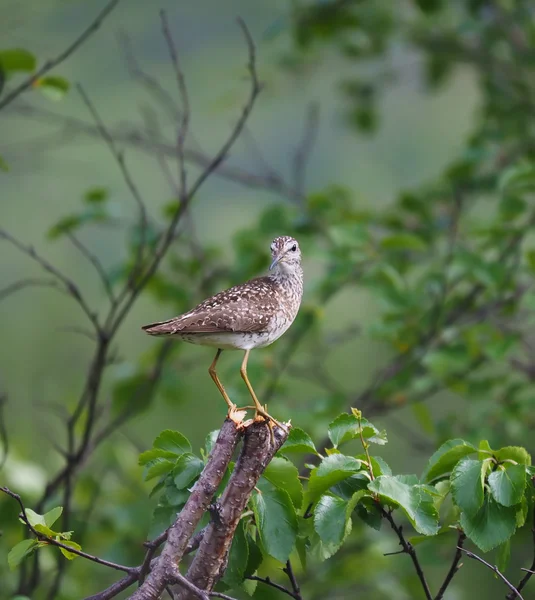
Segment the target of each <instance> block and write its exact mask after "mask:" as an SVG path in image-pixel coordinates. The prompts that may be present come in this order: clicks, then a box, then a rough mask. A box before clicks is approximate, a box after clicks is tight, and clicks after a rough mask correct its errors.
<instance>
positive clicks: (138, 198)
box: [77, 84, 148, 315]
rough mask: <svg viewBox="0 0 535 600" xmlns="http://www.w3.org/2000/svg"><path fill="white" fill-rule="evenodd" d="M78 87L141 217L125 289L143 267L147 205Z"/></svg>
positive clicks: (86, 96)
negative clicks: (131, 267)
mask: <svg viewBox="0 0 535 600" xmlns="http://www.w3.org/2000/svg"><path fill="white" fill-rule="evenodd" d="M77 87H78V92H79V93H80V96H81V97H82V100H83V101H84V104H85V105H86V107H87V109H88V110H89V112H90V113H91V116H92V117H93V120H94V121H95V123H96V125H97V128H98V130H99V132H100V135H101V136H102V139H103V140H104V141H105V142H106V144H107V146H108V148H109V149H110V152H111V153H112V155H113V157H114V158H115V161H116V162H117V164H118V165H119V169H120V171H121V174H122V176H123V179H124V181H125V183H126V185H127V187H128V189H129V190H130V193H131V194H132V196H133V198H134V200H135V202H136V204H137V206H138V210H139V218H140V234H141V235H140V241H139V244H138V250H137V256H136V259H135V266H134V268H133V269H132V273H131V277H130V278H129V281H128V283H127V285H126V288H125V289H128V287H129V286H130V285H132V282H133V279H134V278H135V277H136V276H137V275H138V273H139V270H140V269H141V264H142V260H143V253H144V251H145V243H146V234H147V227H148V217H147V208H146V206H145V202H144V200H143V197H142V196H141V193H140V191H139V189H138V187H137V185H136V184H135V182H134V179H133V177H132V175H131V173H130V170H129V169H128V167H127V166H126V162H125V158H124V152H122V151H120V150H119V149H118V148H117V146H116V144H115V140H114V138H113V137H112V136H111V134H110V132H109V131H108V129H107V127H106V125H105V124H104V121H103V120H102V118H101V116H100V114H99V113H98V111H97V109H96V107H95V106H94V104H93V103H92V102H91V100H90V98H89V96H88V95H87V93H86V92H85V90H84V88H83V87H82V86H81V85H80V84H78V85H77ZM119 298H120V299H122V295H120V296H119ZM113 314H114V311H112V312H111V313H110V315H113Z"/></svg>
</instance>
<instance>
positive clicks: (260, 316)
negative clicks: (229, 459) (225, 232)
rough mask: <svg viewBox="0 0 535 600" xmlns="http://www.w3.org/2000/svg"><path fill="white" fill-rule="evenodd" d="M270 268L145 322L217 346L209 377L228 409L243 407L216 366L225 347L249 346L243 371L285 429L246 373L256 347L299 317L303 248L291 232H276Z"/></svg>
mask: <svg viewBox="0 0 535 600" xmlns="http://www.w3.org/2000/svg"><path fill="white" fill-rule="evenodd" d="M270 250H271V264H270V267H269V274H268V275H265V276H263V277H256V278H254V279H250V280H248V281H246V282H245V283H241V284H238V285H235V286H233V287H231V288H229V289H227V290H223V291H221V292H219V293H218V294H215V295H214V296H212V297H210V298H207V299H206V300H204V301H203V302H201V303H200V304H198V305H197V306H196V307H195V308H193V309H192V310H190V311H188V312H186V313H183V314H181V315H178V316H177V317H173V318H172V319H168V320H166V321H159V322H156V323H151V324H149V325H144V326H143V327H142V329H143V330H144V331H145V332H146V333H148V334H149V335H152V336H158V337H173V338H178V339H180V340H183V341H185V342H189V343H191V344H199V345H201V346H212V347H215V348H217V351H216V354H215V357H214V359H213V361H212V363H211V365H210V367H209V369H208V372H209V374H210V377H211V378H212V380H213V382H214V383H215V385H216V386H217V389H218V390H219V392H220V394H221V395H222V396H223V399H224V400H225V402H226V403H227V405H228V415H229V416H231V415H232V414H233V413H234V412H235V411H237V410H243V409H238V408H237V407H236V405H235V404H234V403H233V402H232V401H231V399H230V398H229V396H228V394H227V392H226V390H225V388H224V386H223V384H222V383H221V380H220V379H219V376H218V374H217V371H216V366H217V362H218V360H219V358H220V357H221V354H222V352H223V350H242V351H244V356H243V360H242V363H241V367H240V374H241V377H242V379H243V381H244V382H245V385H246V386H247V389H248V391H249V394H250V395H251V398H252V400H253V404H254V406H246V407H244V409H248V408H252V409H254V410H255V419H257V418H258V417H259V416H260V417H262V418H263V419H264V420H266V421H267V422H268V424H269V425H270V426H271V427H272V426H273V425H277V426H279V427H282V428H283V429H284V430H285V429H286V428H285V427H284V426H283V425H281V424H280V423H279V422H278V421H277V420H276V419H274V418H273V417H272V416H271V415H270V414H269V413H268V412H267V406H262V404H261V403H260V401H259V400H258V397H257V396H256V393H255V391H254V389H253V386H252V385H251V382H250V381H249V378H248V376H247V363H248V360H249V354H250V352H251V350H253V349H255V348H264V347H266V346H269V345H270V344H272V343H273V342H274V341H275V340H277V339H278V338H280V337H281V336H282V335H283V334H284V333H285V332H286V331H287V330H288V329H289V327H290V326H291V325H292V323H293V322H294V320H295V318H296V316H297V313H298V311H299V307H300V305H301V300H302V297H303V269H302V267H301V250H300V248H299V244H298V242H297V240H295V239H294V238H293V237H290V236H286V235H283V236H279V237H276V238H275V239H274V240H273V242H272V243H271V246H270Z"/></svg>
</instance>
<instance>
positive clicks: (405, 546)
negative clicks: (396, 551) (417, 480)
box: [380, 506, 433, 600]
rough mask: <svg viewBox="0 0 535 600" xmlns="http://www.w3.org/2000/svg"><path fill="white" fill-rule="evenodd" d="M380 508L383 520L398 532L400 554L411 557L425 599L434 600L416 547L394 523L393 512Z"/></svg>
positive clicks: (399, 526)
mask: <svg viewBox="0 0 535 600" xmlns="http://www.w3.org/2000/svg"><path fill="white" fill-rule="evenodd" d="M380 508H381V514H382V515H383V518H385V519H386V520H387V521H388V522H389V523H390V527H392V529H393V530H394V531H395V532H396V535H397V536H398V539H399V544H400V546H401V547H402V551H401V552H400V554H401V553H404V554H408V555H409V556H410V557H411V560H412V564H413V565H414V568H415V569H416V574H417V575H418V579H419V580H420V583H421V584H422V588H423V590H424V594H425V597H426V598H427V600H433V596H432V595H431V590H430V589H429V584H428V583H427V580H426V578H425V574H424V572H423V569H422V565H421V564H420V561H419V560H418V556H417V555H416V550H415V549H414V546H413V545H412V544H411V543H410V542H408V541H407V540H406V539H405V536H404V535H403V528H402V526H401V525H397V524H396V522H395V521H394V518H393V517H392V512H391V511H389V510H386V509H385V508H383V507H382V506H381V507H380Z"/></svg>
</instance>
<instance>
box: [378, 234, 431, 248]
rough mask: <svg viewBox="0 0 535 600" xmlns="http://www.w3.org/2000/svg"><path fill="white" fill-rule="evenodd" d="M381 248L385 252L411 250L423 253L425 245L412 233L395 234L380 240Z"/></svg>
mask: <svg viewBox="0 0 535 600" xmlns="http://www.w3.org/2000/svg"><path fill="white" fill-rule="evenodd" d="M381 248H384V249H385V250H412V251H415V252H425V250H427V244H426V243H425V242H424V240H422V238H420V237H418V236H417V235H414V234H412V233H397V234H396V235H391V236H389V237H385V238H383V239H382V240H381Z"/></svg>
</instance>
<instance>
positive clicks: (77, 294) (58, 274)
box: [0, 229, 101, 333]
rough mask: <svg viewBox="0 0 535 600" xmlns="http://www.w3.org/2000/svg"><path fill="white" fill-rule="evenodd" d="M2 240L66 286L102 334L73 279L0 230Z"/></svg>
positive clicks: (33, 249) (33, 250)
mask: <svg viewBox="0 0 535 600" xmlns="http://www.w3.org/2000/svg"><path fill="white" fill-rule="evenodd" d="M0 239H4V240H6V241H7V242H9V243H10V244H12V245H13V246H15V248H17V249H18V250H20V251H21V252H22V253H23V254H26V255H27V256H29V257H30V258H31V259H33V260H34V261H35V262H37V263H38V264H39V265H40V266H41V267H42V268H43V269H44V270H45V271H46V272H47V273H50V274H51V275H53V276H54V277H55V278H56V279H57V280H58V281H59V282H60V283H61V284H62V285H63V286H64V289H65V291H66V292H67V293H68V294H69V295H70V296H71V297H72V298H74V300H75V301H76V302H77V303H78V305H79V306H80V308H81V309H82V310H83V311H84V313H85V314H86V315H87V317H88V319H89V320H90V321H91V323H92V324H93V327H94V328H95V330H96V331H97V332H99V333H100V332H101V326H100V323H99V321H98V318H97V316H96V314H95V313H94V312H93V311H92V310H91V309H90V308H89V305H88V304H87V302H86V300H85V299H84V297H83V296H82V294H81V293H80V290H79V289H78V287H77V286H76V284H75V283H74V281H72V279H69V278H68V277H67V276H66V275H64V274H63V273H61V271H59V270H58V269H56V267H54V266H53V265H52V264H51V263H49V262H48V261H47V260H45V259H44V258H43V257H42V256H41V255H40V254H38V253H37V252H36V251H35V248H34V247H33V246H26V245H25V244H23V243H22V242H21V241H19V240H18V239H17V238H16V237H14V236H13V235H11V234H10V233H8V232H7V231H4V230H3V229H0Z"/></svg>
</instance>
